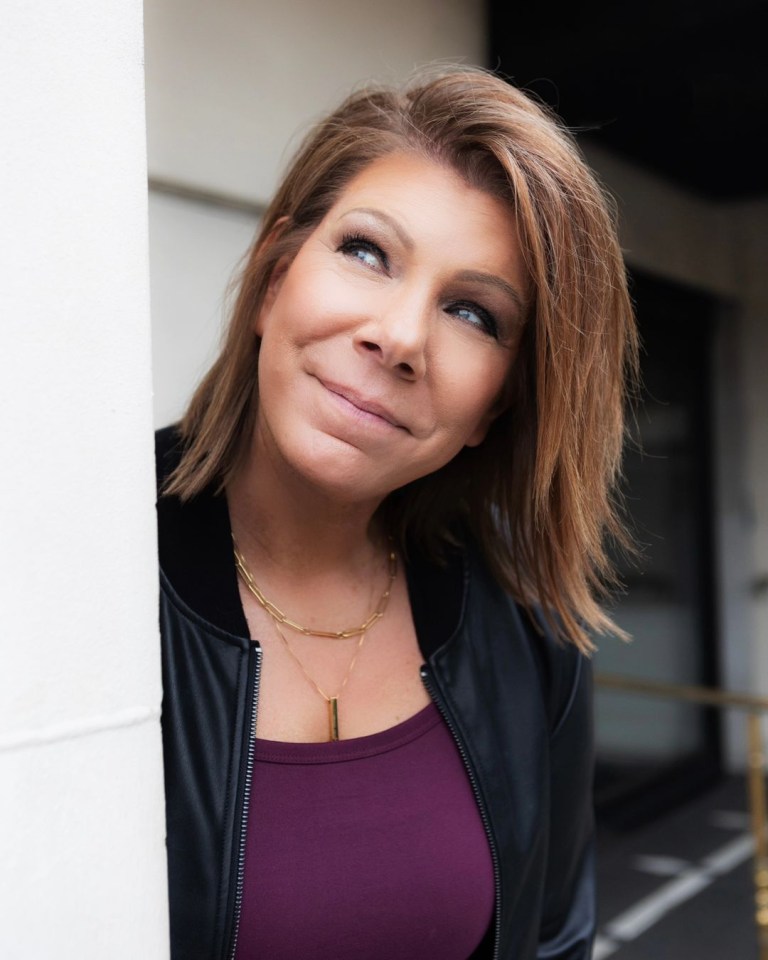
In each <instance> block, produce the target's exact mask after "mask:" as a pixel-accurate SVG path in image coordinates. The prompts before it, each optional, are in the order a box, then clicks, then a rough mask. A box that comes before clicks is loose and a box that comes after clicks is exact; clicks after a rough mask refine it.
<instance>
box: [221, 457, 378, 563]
mask: <svg viewBox="0 0 768 960" xmlns="http://www.w3.org/2000/svg"><path fill="white" fill-rule="evenodd" d="M227 503H228V508H229V514H230V523H231V525H232V532H233V535H234V537H235V539H236V541H237V542H238V544H239V546H240V548H241V549H242V550H243V552H244V553H245V555H246V556H247V558H248V559H249V561H250V562H251V563H252V564H253V565H254V566H255V567H257V568H260V569H261V570H262V571H263V573H262V576H263V577H266V578H269V579H270V580H274V581H275V582H280V581H282V580H283V579H284V578H285V577H286V576H287V577H290V578H291V579H292V580H294V581H296V579H297V578H300V579H302V580H304V582H306V581H307V578H309V579H310V580H311V579H312V578H314V577H316V576H318V575H319V576H320V577H323V576H325V577H327V576H328V575H329V574H335V575H336V576H337V577H338V576H344V575H345V572H346V574H347V575H349V576H351V577H352V579H353V580H357V579H358V578H359V576H360V574H361V572H362V573H363V574H364V575H367V576H370V571H371V570H372V568H373V567H374V566H376V567H378V566H379V564H380V560H381V558H382V557H383V556H384V555H385V552H386V551H385V544H386V535H385V533H384V532H383V531H382V530H381V529H380V528H379V525H378V524H377V522H376V519H375V513H376V510H377V508H378V506H379V504H378V502H374V503H371V502H359V503H348V502H344V503H341V502H338V501H335V500H334V499H333V498H331V497H329V496H327V495H325V494H323V492H322V491H319V490H317V489H316V488H315V487H313V486H312V485H311V484H308V483H306V482H305V481H304V480H303V478H301V477H299V476H296V475H295V474H292V473H291V472H290V471H286V470H280V469H276V468H275V465H274V463H273V461H272V459H271V458H270V457H269V455H266V456H264V455H262V456H258V457H257V456H256V455H255V454H254V453H253V452H251V453H250V454H249V456H248V457H247V459H246V460H245V461H244V463H243V464H242V466H241V468H240V470H239V471H238V472H237V473H236V474H235V476H234V477H233V479H232V480H231V482H230V483H229V484H228V485H227Z"/></svg>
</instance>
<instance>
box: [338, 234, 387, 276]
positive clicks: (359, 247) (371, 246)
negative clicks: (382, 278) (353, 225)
mask: <svg viewBox="0 0 768 960" xmlns="http://www.w3.org/2000/svg"><path fill="white" fill-rule="evenodd" d="M339 250H340V251H341V252H342V253H343V254H345V256H348V257H351V258H352V259H353V260H359V261H360V263H362V264H364V265H365V266H366V267H371V268H372V269H374V270H378V269H383V270H386V269H388V267H389V261H388V260H387V255H386V254H385V253H384V251H383V250H382V249H381V247H380V246H379V245H378V244H376V243H374V242H373V241H372V240H369V239H368V238H367V237H363V236H361V235H360V234H349V235H347V236H345V237H344V238H343V239H342V241H341V246H340V247H339Z"/></svg>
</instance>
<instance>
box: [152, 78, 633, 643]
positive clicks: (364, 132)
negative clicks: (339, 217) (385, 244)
mask: <svg viewBox="0 0 768 960" xmlns="http://www.w3.org/2000/svg"><path fill="white" fill-rule="evenodd" d="M402 150H410V151H418V152H419V153H420V154H422V155H425V156H427V157H429V158H431V159H433V160H435V161H437V162H440V163H444V164H447V165H448V166H450V167H451V168H453V169H454V170H456V171H457V172H458V173H459V174H460V175H461V176H462V177H464V178H465V180H466V181H467V182H468V183H469V184H470V185H472V186H475V187H478V188H480V189H483V190H485V191H487V192H489V193H491V194H493V195H494V196H497V197H500V198H502V199H503V200H504V201H505V202H506V203H508V204H509V205H511V206H512V208H513V209H514V211H515V215H516V219H517V226H518V232H519V237H520V242H521V245H522V248H523V253H524V256H525V259H526V264H527V269H528V272H529V276H530V280H531V287H532V297H531V300H532V302H531V306H530V311H529V316H528V318H527V321H526V324H525V328H524V330H523V334H522V341H521V344H520V348H519V352H518V355H517V358H516V360H515V363H514V367H513V371H512V374H511V376H510V382H509V401H510V402H509V407H508V409H507V411H506V412H505V413H504V414H502V415H501V416H499V417H498V418H497V420H496V421H495V422H494V423H493V425H492V427H491V429H490V430H489V433H488V435H487V437H486V439H485V440H484V441H483V443H482V444H481V445H480V446H479V447H477V448H465V449H464V450H462V451H461V452H460V453H459V454H458V455H457V456H456V457H455V458H454V459H453V460H452V461H451V462H450V463H448V464H447V465H446V466H445V467H443V468H442V469H440V470H438V471H436V472H435V473H433V474H430V475H429V476H426V477H423V478H421V479H419V480H417V481H414V482H413V483H411V484H409V485H408V486H407V487H404V488H403V489H401V490H398V491H395V492H394V493H393V494H392V495H390V497H389V498H388V500H387V501H385V503H384V504H383V505H382V510H383V511H385V513H386V516H387V522H388V524H389V526H390V529H392V530H393V531H396V532H397V533H398V534H399V536H400V537H401V540H402V541H403V542H404V541H405V539H406V536H407V537H409V538H410V537H417V538H418V539H419V540H420V542H421V543H423V544H425V545H426V546H428V547H430V548H431V549H432V550H433V551H435V550H439V547H440V545H441V544H444V543H445V542H446V541H449V540H451V537H452V536H453V535H454V534H452V532H451V531H455V529H456V524H457V520H458V519H461V518H463V523H464V525H465V526H468V527H469V529H470V530H471V531H472V533H473V534H474V536H475V537H476V538H477V540H478V541H479V543H480V544H481V546H482V549H483V551H484V554H485V556H486V558H487V560H488V562H489V564H490V566H491V569H492V570H493V572H494V574H495V575H496V577H497V579H498V580H499V581H500V582H501V583H502V584H503V586H504V587H505V588H507V589H508V590H509V591H510V592H511V593H512V594H513V595H514V596H515V597H516V598H517V599H518V600H520V601H522V602H523V603H525V604H526V605H531V604H540V605H541V607H542V609H543V611H544V614H545V616H546V617H547V619H548V620H549V622H550V623H551V624H553V625H555V629H556V632H557V633H558V634H559V635H560V636H561V637H563V638H567V639H570V640H572V641H573V642H575V643H576V644H577V645H578V646H579V647H581V649H583V650H589V649H591V648H592V643H591V641H590V639H589V635H588V632H587V631H589V630H597V631H598V632H605V631H606V630H613V631H615V632H618V633H621V631H619V630H617V628H616V627H615V625H614V624H612V622H611V620H610V618H609V617H608V615H607V614H606V613H605V611H603V610H602V609H601V608H600V606H599V605H598V603H597V600H598V599H599V597H600V596H601V595H603V593H604V590H605V587H606V585H607V584H609V583H611V582H612V567H611V563H610V561H609V559H608V556H607V553H606V541H605V538H606V536H609V537H612V538H613V539H614V540H616V541H618V542H619V543H622V544H626V538H625V534H624V532H623V528H622V525H621V523H620V520H619V519H618V516H617V511H616V502H615V497H614V488H615V482H616V479H617V475H618V470H619V463H620V456H621V448H622V442H623V432H624V398H625V388H626V385H627V383H628V382H632V381H633V379H634V376H635V375H636V369H637V339H636V333H635V327H634V319H633V314H632V308H631V303H630V300H629V296H628V293H627V286H626V277H625V269H624V263H623V259H622V256H621V251H620V249H619V244H618V240H617V235H616V226H615V222H614V216H613V211H612V205H611V202H610V201H609V200H608V199H607V197H606V195H605V194H604V193H603V191H602V189H601V187H600V186H599V185H598V183H597V182H596V180H595V178H594V176H593V174H592V173H591V171H590V170H589V169H588V167H587V166H586V163H585V162H584V160H583V158H582V156H581V154H580V152H579V151H578V149H577V147H576V146H575V144H574V142H573V139H572V138H571V136H570V135H569V133H568V132H567V131H566V130H564V129H563V127H562V126H561V125H560V123H559V122H558V121H557V120H556V119H555V118H554V117H553V116H551V115H550V114H549V113H548V112H547V111H546V109H544V108H542V107H541V106H540V105H538V104H536V103H535V102H534V101H533V100H531V99H530V98H529V97H528V96H527V95H526V94H524V93H523V92H522V91H520V90H518V89H516V88H515V87H513V86H511V85H510V84H508V83H506V82H504V81H503V80H501V79H499V78H497V77H494V76H493V75H492V74H489V73H487V72H485V71H481V70H475V69H466V68H452V69H450V70H441V71H439V72H436V73H435V72H432V73H427V74H425V73H421V74H419V75H417V77H416V78H415V79H414V80H412V81H411V82H410V83H408V84H407V85H405V86H404V87H403V88H402V89H381V88H376V89H365V90H362V91H361V92H358V93H355V94H353V95H352V96H351V97H349V98H348V99H347V100H346V101H345V102H344V103H343V104H342V105H341V106H340V107H339V108H338V109H337V110H336V111H334V112H333V113H332V114H331V115H330V116H328V117H327V118H326V119H324V120H322V121H321V122H320V123H318V124H317V126H316V127H315V128H314V129H313V130H312V131H311V132H310V134H309V135H308V137H307V138H306V140H305V141H304V143H303V144H302V146H301V147H300V149H299V151H298V153H297V155H296V157H295V158H294V160H293V162H292V164H291V165H290V167H289V169H288V172H287V174H286V175H285V178H284V179H283V181H282V184H281V185H280V187H279V189H278V191H277V194H276V195H275V197H274V199H273V200H272V203H271V204H270V206H269V208H268V209H267V211H266V214H265V216H264V220H263V223H262V225H261V229H260V231H259V234H258V236H257V238H256V240H255V243H254V246H253V248H252V251H251V253H250V254H249V256H248V258H247V261H246V262H245V266H244V268H243V271H242V275H241V278H240V285H239V293H238V296H237V299H236V302H235V305H234V310H233V314H232V318H231V322H230V325H229V329H228V332H227V335H226V339H225V342H224V345H223V348H222V350H221V353H220V355H219V357H218V359H217V360H216V362H215V363H214V364H213V366H212V367H211V369H210V370H209V372H208V374H207V375H206V376H205V378H204V380H203V381H202V383H201V384H200V386H199V387H198V389H197V390H196V392H195V394H194V396H193V398H192V400H191V402H190V404H189V407H188V409H187V412H186V414H185V416H184V418H183V420H182V422H181V433H182V436H183V439H184V441H185V450H184V454H183V457H182V460H181V463H180V465H179V467H178V468H177V470H176V471H175V472H174V474H173V475H172V477H171V479H170V483H169V485H168V487H167V491H166V492H168V493H173V494H177V495H178V496H180V497H182V498H184V499H186V498H190V497H193V496H195V495H196V494H198V493H200V492H201V491H202V490H203V489H204V488H205V487H207V486H208V485H210V484H212V483H214V484H216V485H218V486H219V487H223V486H224V485H225V484H226V482H227V481H228V479H229V478H230V477H231V475H232V473H233V471H234V470H235V469H236V468H237V466H238V464H239V462H240V458H241V456H242V455H243V453H244V451H245V449H246V448H247V445H248V444H249V442H250V439H251V437H252V432H253V428H254V423H255V412H256V408H257V404H258V384H257V357H258V350H259V341H258V339H257V338H256V336H255V335H254V333H253V325H252V321H253V318H254V316H255V315H256V313H257V311H258V310H259V308H260V305H261V303H262V300H263V298H264V295H265V292H266V289H267V285H268V282H269V279H270V276H271V273H272V271H273V269H274V267H275V264H276V263H277V262H278V261H279V260H281V258H284V257H286V255H288V256H289V257H290V256H293V255H295V253H296V252H297V251H298V249H299V248H300V246H301V244H302V243H303V241H304V239H305V238H306V237H307V236H308V235H309V234H310V233H311V232H312V230H313V229H314V228H315V227H316V226H317V225H318V224H319V222H320V221H321V220H322V219H323V217H324V216H325V214H326V213H327V211H328V210H329V209H330V207H331V206H332V205H333V203H334V202H335V200H336V199H337V197H338V195H339V193H340V192H341V191H342V190H343V188H344V187H345V186H346V184H347V183H349V181H350V180H351V179H352V178H353V177H354V176H355V175H356V174H357V173H359V172H360V171H361V170H362V169H363V168H364V167H365V166H367V165H368V164H369V163H371V162H372V161H373V160H375V159H378V158H379V157H382V156H385V155H387V154H389V153H393V152H395V151H402Z"/></svg>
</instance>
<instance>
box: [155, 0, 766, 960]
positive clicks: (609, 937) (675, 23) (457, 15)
mask: <svg viewBox="0 0 768 960" xmlns="http://www.w3.org/2000/svg"><path fill="white" fill-rule="evenodd" d="M764 14H765V10H764V3H762V2H756V0H728V2H726V0H704V2H699V3H694V2H692V0H669V2H665V3H661V2H659V0H649V2H646V3H644V4H625V3H609V2H605V0H602V2H600V0H593V2H587V3H583V4H580V5H578V6H576V5H567V6H566V5H563V6H562V8H561V7H560V6H558V5H551V4H526V5H522V4H511V3H509V2H503V0H489V2H487V3H482V2H479V0H407V2H406V0H390V2H389V3H387V4H369V5H360V4H359V3H353V2H351V0H327V2H315V3H310V2H306V0H304V2H302V0H283V2H281V3H279V4H274V3H267V2H266V0H249V2H246V0H219V2H218V3H216V4H213V3H205V2H202V0H183V2H182V0H164V2H162V3H160V2H156V0H147V2H146V4H145V42H146V109H147V138H148V166H149V177H150V194H149V197H150V199H149V212H150V254H151V264H150V266H151V269H150V280H151V303H152V341H153V356H154V384H155V419H156V424H157V425H158V426H160V425H163V424H166V423H169V422H171V421H172V420H174V419H175V418H177V417H178V416H179V414H180V413H181V411H182V409H183V406H184V403H185V400H186V398H187V397H188V396H189V394H190V392H191V390H192V388H193V386H194V384H195V383H196V381H197V379H198V378H199V377H200V376H201V374H202V372H203V371H204V370H205V369H206V367H207V365H208V364H209V363H210V361H211V359H212V358H213V356H214V354H215V351H216V344H217V340H218V337H219V333H220V330H221V324H222V319H223V317H224V316H225V314H226V296H225V294H226V290H227V287H228V284H229V282H230V280H231V278H232V276H233V273H234V271H235V269H236V266H237V264H238V262H239V260H240V258H241V257H242V255H243V254H244V252H245V251H246V249H247V247H248V245H249V243H250V241H251V239H252V236H253V233H254V230H255V228H256V226H257V224H258V219H259V216H260V213H261V211H262V210H263V208H264V205H265V204H266V202H267V201H268V199H269V197H270V195H271V193H272V190H273V188H274V186H275V184H276V181H277V178H278V175H279V171H280V170H281V168H282V166H283V165H284V163H285V162H286V160H287V158H288V157H289V156H290V154H291V152H292V150H293V149H294V148H295V147H296V145H297V144H298V142H299V139H300V137H301V135H302V133H303V132H304V131H305V130H306V129H307V127H308V126H309V124H311V122H312V121H313V119H315V118H317V117H318V116H319V115H321V114H322V113H323V112H324V111H326V110H327V109H328V108H330V107H332V106H334V105H335V104H336V103H337V102H338V100H339V99H340V98H341V97H342V96H343V95H344V94H345V93H347V92H348V91H349V90H350V89H351V88H352V87H353V86H354V85H356V84H359V83H361V82H364V81H365V80H368V79H371V78H376V79H383V80H397V79H398V78H401V77H403V76H405V75H407V74H408V73H409V72H410V71H411V70H412V69H413V68H414V67H415V66H417V65H420V64H424V63H426V62H432V61H436V60H448V61H461V62H465V63H473V64H480V65H483V66H489V67H492V68H494V69H496V70H498V71H499V72H501V73H502V74H503V75H505V76H506V77H508V78H510V79H511V80H512V81H514V82H515V83H516V84H518V85H520V86H523V87H525V88H527V89H529V90H531V91H533V92H534V93H535V94H536V95H537V96H539V97H540V98H542V99H543V100H545V101H546V102H547V103H549V104H550V105H551V106H552V107H553V108H554V109H555V110H557V111H558V112H559V113H560V115H561V116H562V117H563V118H564V120H565V121H566V123H567V124H568V125H569V126H571V127H572V128H573V129H574V130H575V131H576V132H577V135H578V140H579V142H580V144H581V146H582V148H583V149H584V151H585V152H586V154H587V156H588V158H589V160H590V162H591V163H592V165H593V166H594V168H595V169H596V170H597V172H598V174H599V175H600V177H601V178H602V180H603V181H604V183H605V184H606V185H607V187H608V188H609V190H610V191H611V192H612V193H613V195H614V196H615V197H616V200H617V203H618V208H619V214H620V222H621V235H622V243H623V246H624V248H625V251H626V259H627V264H628V267H629V271H630V276H631V285H632V293H633V296H634V299H635V302H636V307H637V315H638V322H639V326H640V332H641V336H642V340H643V345H644V352H643V381H644V387H643V395H642V398H641V402H640V405H639V408H638V412H637V420H636V424H635V426H634V428H633V434H634V435H633V442H632V444H631V445H630V448H629V451H628V454H627V460H626V485H625V488H626V489H625V492H626V497H627V509H628V513H629V516H630V520H631V523H632V526H633V529H634V531H635V535H636V537H637V539H638V541H639V542H640V544H641V546H642V557H641V559H640V560H639V561H637V562H633V563H631V564H629V563H627V562H626V561H622V560H621V559H620V558H619V563H620V567H621V571H622V578H623V581H624V583H625V585H626V591H625V592H624V593H623V594H622V595H621V596H620V597H618V598H617V599H616V616H617V618H618V621H619V622H620V623H621V624H622V625H623V626H624V627H625V628H626V629H627V630H628V631H629V632H630V633H631V634H632V635H633V636H634V638H635V639H634V642H633V643H632V644H630V645H625V644H622V643H620V642H619V641H616V640H612V639H606V640H603V641H602V642H601V644H600V649H599V652H598V654H597V656H596V658H595V659H596V669H597V672H598V675H604V674H611V675H620V676H621V677H624V678H629V679H635V680H638V679H639V680H649V681H659V682H662V683H667V684H676V685H681V684H682V685H696V686H705V687H710V688H721V689H724V690H733V691H741V692H743V693H747V694H749V693H751V694H756V695H759V694H765V695H768V642H767V641H768V418H767V417H766V412H767V411H768V178H767V176H766V164H765V153H766V146H767V145H768V85H766V82H765V79H764V51H763V47H764V36H765V31H764V29H763V18H764ZM597 739H598V765H597V772H596V799H597V805H598V816H599V823H600V827H601V849H602V860H601V863H602V867H601V870H602V872H603V880H604V883H603V885H602V888H601V916H602V918H603V922H604V929H603V934H602V936H601V939H600V941H599V943H598V948H597V951H596V957H598V958H600V957H603V956H609V955H616V956H617V957H618V958H619V960H632V958H639V957H646V956H648V957H650V956H653V957H654V958H656V960H659V958H662V960H663V958H664V957H674V958H687V957H689V956H694V955H696V956H698V957H712V958H713V960H714V958H715V957H717V958H720V957H724V956H728V957H750V956H756V953H755V950H756V948H755V946H754V929H753V927H752V914H753V908H752V897H753V894H752V889H751V882H750V879H749V866H748V864H749V858H750V854H751V851H752V847H751V845H750V843H751V841H750V837H749V834H748V832H747V826H748V821H747V820H746V814H745V810H746V806H745V805H746V797H745V794H744V789H743V783H742V779H743V778H742V774H743V771H744V769H745V766H746V763H747V755H748V748H747V739H746V735H745V724H744V717H743V715H742V714H741V713H738V712H734V711H721V710H718V709H717V708H715V707H703V706H695V705H691V704H690V703H684V702H680V701H678V700H674V699H671V700H670V699H661V698H651V697H641V696H637V695H635V694H632V693H628V692H626V691H617V690H613V689H610V690H609V689H607V687H603V688H600V689H599V690H598V696H597ZM664 824H666V825H668V826H667V828H666V830H662V827H663V826H664ZM716 854H717V855H720V860H719V861H716V863H719V864H720V867H719V868H717V869H716V867H715V866H713V865H712V864H713V863H715V861H712V857H714V856H715V855H716ZM654 857H655V860H654ZM723 857H724V858H725V859H723ZM729 857H730V859H728V858H729ZM708 858H709V859H708ZM723 864H725V867H724V866H723ZM718 870H719V872H718ZM686 884H687V886H686ZM660 891H661V893H660ZM681 891H682V892H681ZM715 893H716V897H714V894H715ZM654 897H655V898H656V899H654ZM708 898H709V899H708ZM710 901H711V902H710ZM633 910H634V913H632V911H633ZM689 910H695V911H698V912H696V913H694V914H689V913H686V911H689ZM643 911H645V912H643ZM649 918H650V919H649ZM681 918H682V919H681ZM622 921H625V922H623V923H622ZM681 923H682V925H683V926H682V927H681V926H680V924H681ZM664 924H672V926H669V927H665V926H664ZM675 924H677V925H676V926H675ZM710 928H711V929H710ZM683 929H684V931H685V932H684V933H681V932H680V931H681V930H683ZM697 936H698V937H699V940H700V942H699V941H697V940H696V939H695V938H696V937H697Z"/></svg>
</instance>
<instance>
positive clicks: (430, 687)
mask: <svg viewBox="0 0 768 960" xmlns="http://www.w3.org/2000/svg"><path fill="white" fill-rule="evenodd" d="M421 679H422V682H423V683H424V686H425V687H426V689H427V693H428V694H429V695H430V697H431V698H432V701H433V703H434V704H435V706H436V707H437V709H438V710H439V711H440V714H441V716H442V718H443V720H444V721H445V723H446V726H447V727H448V729H449V730H450V732H451V736H452V737H453V739H454V741H455V742H456V746H457V748H458V751H459V754H460V756H461V759H462V760H463V762H464V766H465V767H466V770H467V775H468V777H469V782H470V784H471V786H472V792H473V793H474V795H475V802H476V803H477V808H478V810H479V812H480V819H481V820H482V821H483V827H484V828H485V835H486V837H487V838H488V846H489V847H490V850H491V862H492V864H493V886H494V894H495V901H496V903H495V910H494V938H493V960H499V950H500V945H501V866H500V864H499V851H498V849H497V848H496V840H495V838H494V836H493V831H492V830H491V821H490V819H489V817H488V812H487V810H486V808H485V802H484V801H483V798H482V796H481V794H480V787H479V785H478V782H477V777H476V776H475V771H474V768H473V767H472V763H471V761H470V759H469V754H468V753H467V750H466V748H465V746H464V744H463V742H462V740H461V738H460V737H459V732H458V730H457V729H456V726H455V724H454V722H453V719H452V717H451V716H450V714H449V713H448V709H447V708H446V706H445V704H444V702H443V700H442V697H441V695H440V693H439V692H438V690H437V688H436V687H435V685H434V684H433V682H432V677H431V676H430V672H429V669H428V667H427V666H426V664H425V665H423V666H422V667H421Z"/></svg>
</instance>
